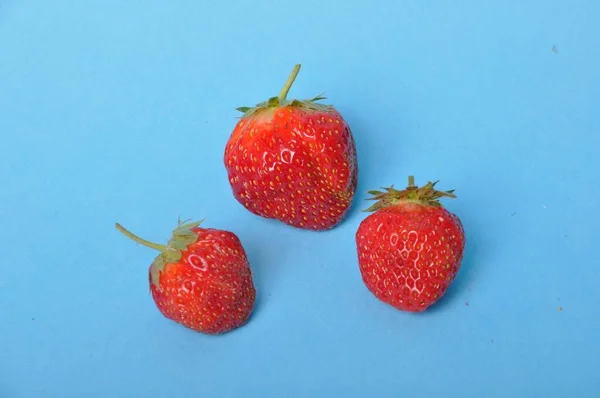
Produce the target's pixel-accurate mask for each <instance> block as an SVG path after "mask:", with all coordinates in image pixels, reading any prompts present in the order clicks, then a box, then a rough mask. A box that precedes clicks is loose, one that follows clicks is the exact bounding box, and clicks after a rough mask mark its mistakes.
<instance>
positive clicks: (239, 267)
mask: <svg viewBox="0 0 600 398" xmlns="http://www.w3.org/2000/svg"><path fill="white" fill-rule="evenodd" d="M200 224H201V221H199V222H190V223H182V222H179V223H178V225H177V227H176V228H175V230H174V231H173V232H172V236H171V239H170V240H169V241H168V243H167V244H166V245H162V244H157V243H153V242H149V241H147V240H145V239H142V238H140V237H138V236H136V235H134V234H133V233H131V232H129V231H128V230H126V229H125V228H123V227H122V226H121V225H120V224H118V223H117V224H115V226H116V228H117V229H118V230H119V231H120V232H122V233H123V234H125V235H126V236H127V237H129V238H131V239H133V240H134V241H135V242H137V243H139V244H142V245H144V246H146V247H149V248H152V249H155V250H157V251H158V252H159V254H158V255H157V256H156V258H155V259H154V261H153V262H152V264H151V266H150V268H149V275H148V276H149V283H150V291H151V294H152V297H153V300H154V302H155V304H156V306H157V308H158V309H159V311H160V312H161V313H162V314H163V315H164V316H165V317H166V318H168V319H171V320H173V321H175V322H177V323H179V324H181V325H183V326H185V327H187V328H190V329H192V330H195V331H197V332H202V333H206V334H220V333H225V332H228V331H230V330H233V329H236V328H238V327H240V326H242V325H244V324H245V323H246V322H247V321H248V319H249V317H250V314H251V312H252V309H253V307H254V302H255V297H256V291H255V288H254V284H253V280H252V272H251V269H250V265H249V263H248V259H247V256H246V253H245V250H244V248H243V246H242V244H241V242H240V240H239V238H238V237H237V236H236V235H235V234H234V233H232V232H229V231H224V230H219V229H213V228H201V227H200Z"/></svg>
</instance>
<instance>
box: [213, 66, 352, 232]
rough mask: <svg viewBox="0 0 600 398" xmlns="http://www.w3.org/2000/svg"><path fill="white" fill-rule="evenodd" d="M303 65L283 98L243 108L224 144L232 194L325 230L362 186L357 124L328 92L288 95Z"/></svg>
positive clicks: (268, 213)
mask: <svg viewBox="0 0 600 398" xmlns="http://www.w3.org/2000/svg"><path fill="white" fill-rule="evenodd" d="M299 70H300V65H296V66H295V67H294V70H293V71H292V74H291V75H290V77H289V79H288V81H287V83H286V84H285V86H284V87H283V89H282V90H281V93H280V94H279V96H278V97H273V98H270V99H269V100H268V101H265V102H263V103H260V104H258V105H256V106H255V107H252V108H248V107H243V108H238V110H239V111H241V112H244V115H243V116H242V117H241V119H240V120H239V122H238V123H237V124H236V126H235V128H234V130H233V132H232V133H231V136H230V137H229V140H228V142H227V145H226V147H225V154H224V163H225V168H226V170H227V174H228V178H229V183H230V184H231V187H232V190H233V195H234V197H235V198H236V200H237V201H238V202H240V203H241V204H242V205H244V206H245V207H246V208H247V209H248V210H249V211H251V212H252V213H254V214H256V215H259V216H262V217H265V218H273V219H277V220H280V221H282V222H284V223H286V224H289V225H292V226H294V227H297V228H303V229H312V230H326V229H330V228H333V227H334V226H335V225H336V224H338V223H339V222H340V221H341V220H342V219H343V218H344V216H345V215H346V213H347V211H348V209H349V207H350V205H351V203H352V200H353V198H354V193H355V190H356V185H357V178H358V164H357V156H356V147H355V143H354V138H353V136H352V133H351V131H350V127H349V126H348V124H347V123H346V122H345V121H344V119H343V118H342V116H341V115H340V114H339V113H338V112H337V111H336V110H335V108H334V107H333V106H329V105H323V104H318V103H317V102H316V101H318V100H322V99H324V98H325V97H322V96H317V97H315V98H313V99H310V100H297V99H294V100H288V99H286V97H287V93H288V91H289V89H290V87H291V86H292V84H293V82H294V80H295V78H296V76H297V74H298V71H299Z"/></svg>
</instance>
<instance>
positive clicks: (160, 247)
mask: <svg viewBox="0 0 600 398" xmlns="http://www.w3.org/2000/svg"><path fill="white" fill-rule="evenodd" d="M115 227H116V228H117V229H118V230H119V231H120V232H122V233H123V234H124V235H125V236H127V237H128V238H130V239H133V240H134V241H136V242H137V243H139V244H140V245H144V246H146V247H149V248H151V249H155V250H158V251H161V252H162V251H164V250H165V249H166V248H167V247H166V246H165V245H159V244H158V243H152V242H149V241H147V240H145V239H142V238H140V237H139V236H136V235H134V234H132V233H131V232H129V231H128V230H126V229H125V228H123V227H122V226H121V224H119V223H115Z"/></svg>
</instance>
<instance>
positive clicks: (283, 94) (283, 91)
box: [278, 64, 300, 102]
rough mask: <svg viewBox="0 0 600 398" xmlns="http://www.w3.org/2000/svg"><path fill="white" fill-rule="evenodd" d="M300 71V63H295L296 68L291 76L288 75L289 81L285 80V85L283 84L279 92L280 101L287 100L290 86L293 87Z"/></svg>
mask: <svg viewBox="0 0 600 398" xmlns="http://www.w3.org/2000/svg"><path fill="white" fill-rule="evenodd" d="M298 72H300V64H296V65H294V69H293V70H292V73H291V74H290V77H288V79H287V82H285V86H283V88H282V89H281V91H280V92H279V95H278V97H279V102H283V101H285V98H286V97H287V95H288V92H289V91H290V88H292V84H294V80H296V76H298Z"/></svg>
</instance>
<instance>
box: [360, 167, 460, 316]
mask: <svg viewBox="0 0 600 398" xmlns="http://www.w3.org/2000/svg"><path fill="white" fill-rule="evenodd" d="M436 183H437V182H436ZM436 183H432V182H428V183H427V184H425V185H424V186H422V187H417V186H416V185H415V184H414V177H412V176H410V177H409V179H408V187H407V188H406V189H404V190H396V189H394V187H393V186H392V187H389V188H382V189H383V191H369V193H370V194H371V195H373V197H372V198H370V200H375V201H377V202H376V203H375V204H374V205H373V206H371V207H369V208H368V209H367V210H366V211H369V212H372V213H371V214H370V215H369V216H368V217H367V218H365V219H364V220H363V221H362V222H361V223H360V225H359V228H358V230H357V231H356V236H355V240H356V249H357V254H358V263H359V268H360V273H361V276H362V280H363V282H364V284H365V285H366V287H367V288H368V290H369V291H370V292H371V293H373V294H374V295H375V296H376V297H377V298H378V299H379V300H381V301H383V302H385V303H387V304H389V305H392V306H394V307H395V308H397V309H400V310H404V311H409V312H421V311H425V310H426V309H427V308H428V307H429V306H431V305H432V304H434V303H435V302H436V301H438V300H439V299H440V298H441V297H442V296H443V295H444V294H445V293H446V291H447V289H448V287H449V286H450V284H451V283H452V282H453V280H454V278H455V277H456V275H457V273H458V271H459V269H460V266H461V262H462V258H463V252H464V247H465V234H464V230H463V226H462V223H461V221H460V219H459V218H458V217H457V216H456V215H455V214H453V213H451V212H449V211H448V210H446V209H445V208H444V207H443V206H442V204H441V203H440V201H439V199H441V198H443V197H447V198H455V197H456V196H455V195H454V191H453V190H451V191H438V190H436V189H435V185H436Z"/></svg>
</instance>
